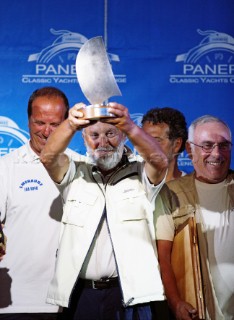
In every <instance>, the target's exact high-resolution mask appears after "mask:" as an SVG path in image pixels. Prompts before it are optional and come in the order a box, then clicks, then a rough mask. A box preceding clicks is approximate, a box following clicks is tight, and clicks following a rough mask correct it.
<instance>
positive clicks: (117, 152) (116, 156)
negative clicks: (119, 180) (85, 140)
mask: <svg viewBox="0 0 234 320" xmlns="http://www.w3.org/2000/svg"><path fill="white" fill-rule="evenodd" d="M86 147H87V155H88V157H89V159H90V160H91V163H93V164H94V165H96V166H97V167H98V168H100V169H101V170H103V171H109V170H111V169H113V168H114V167H116V166H117V165H118V163H119V162H120V161H121V159H122V155H123V151H124V141H121V142H120V144H119V145H118V147H116V148H113V147H109V148H103V147H101V148H98V149H96V150H92V149H90V148H89V147H88V146H86ZM98 151H114V152H113V153H112V154H111V155H106V156H102V157H100V156H99V155H98Z"/></svg>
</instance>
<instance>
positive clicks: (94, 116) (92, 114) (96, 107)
mask: <svg viewBox="0 0 234 320" xmlns="http://www.w3.org/2000/svg"><path fill="white" fill-rule="evenodd" d="M107 110H108V107H107V106H103V105H101V104H91V105H89V106H86V107H85V108H83V110H82V112H83V114H84V119H87V120H98V119H103V118H114V117H115V115H114V114H112V113H109V112H108V111H107Z"/></svg>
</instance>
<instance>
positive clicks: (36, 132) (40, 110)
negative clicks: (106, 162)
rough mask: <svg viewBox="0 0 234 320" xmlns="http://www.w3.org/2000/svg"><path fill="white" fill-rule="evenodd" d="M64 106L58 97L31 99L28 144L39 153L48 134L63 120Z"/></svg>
mask: <svg viewBox="0 0 234 320" xmlns="http://www.w3.org/2000/svg"><path fill="white" fill-rule="evenodd" d="M65 114H66V106H65V105H64V102H63V99H62V98H60V97H53V96H51V97H47V96H45V97H38V98H36V99H35V100H34V101H33V104H32V114H31V116H30V118H29V121H28V127H29V133H30V145H31V147H32V149H33V150H34V151H35V152H36V153H37V154H38V155H40V153H41V151H42V149H43V147H44V145H45V144H46V141H47V139H48V137H49V136H50V134H51V133H52V132H53V131H54V130H55V129H56V128H57V126H58V125H59V124H60V123H61V122H62V121H63V120H64V117H65Z"/></svg>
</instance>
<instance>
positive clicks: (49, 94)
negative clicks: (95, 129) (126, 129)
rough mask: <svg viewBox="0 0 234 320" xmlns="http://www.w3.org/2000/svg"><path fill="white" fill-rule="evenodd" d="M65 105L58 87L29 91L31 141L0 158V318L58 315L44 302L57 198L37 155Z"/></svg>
mask: <svg viewBox="0 0 234 320" xmlns="http://www.w3.org/2000/svg"><path fill="white" fill-rule="evenodd" d="M68 109H69V104H68V99H67V97H66V96H65V94H64V93H63V92H62V91H60V90H59V89H57V88H54V87H44V88H41V89H38V90H36V91H34V92H33V93H32V95H31V97H30V98H29V101H28V127H29V133H30V140H29V141H28V142H27V143H26V144H25V145H24V146H22V147H20V148H18V149H17V150H15V151H13V152H11V153H10V154H7V155H6V156H4V157H2V158H0V189H1V197H0V212H1V216H0V219H1V220H2V221H3V223H4V233H5V234H6V236H7V253H6V255H5V256H4V258H3V260H2V261H1V262H0V319H12V320H19V319H22V320H31V319H41V320H45V319H46V320H52V319H57V315H58V314H57V312H58V307H57V306H52V305H49V304H47V303H46V294H47V289H48V285H49V282H50V280H51V278H52V275H53V271H54V264H55V256H56V250H57V246H58V238H59V230H60V220H61V217H62V201H61V199H60V195H59V192H58V190H57V188H56V187H55V185H54V183H53V182H52V180H51V179H50V177H49V175H48V174H47V172H46V170H45V168H44V167H43V165H42V164H41V162H40V159H39V156H40V153H41V151H42V149H43V147H44V145H45V143H46V141H47V139H48V137H49V136H50V134H51V133H52V132H53V131H54V130H55V129H56V128H57V126H58V125H59V124H60V123H61V122H62V121H63V120H64V119H65V118H66V117H67V115H68ZM69 153H72V155H73V156H74V155H75V153H73V152H72V151H71V150H70V151H69Z"/></svg>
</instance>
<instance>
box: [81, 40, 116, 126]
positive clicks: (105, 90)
mask: <svg viewBox="0 0 234 320" xmlns="http://www.w3.org/2000/svg"><path fill="white" fill-rule="evenodd" d="M76 74H77V79H78V82H79V85H80V88H81V90H82V92H83V94H84V95H85V97H86V99H87V100H88V101H89V102H90V104H91V105H88V106H86V107H85V108H84V109H83V110H82V112H83V114H84V118H85V119H89V120H97V119H99V118H110V117H114V115H113V114H111V113H109V112H108V111H107V106H106V105H105V104H104V102H105V101H106V100H107V99H108V98H110V97H112V96H121V95H122V94H121V91H120V90H119V87H118V85H117V83H116V80H115V77H114V75H113V72H112V68H111V65H110V62H109V58H108V55H107V53H106V49H105V45H104V42H103V39H102V37H95V38H92V39H90V40H88V41H86V42H85V44H84V45H83V46H82V47H81V48H80V50H79V52H78V54H77V57H76Z"/></svg>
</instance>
